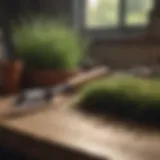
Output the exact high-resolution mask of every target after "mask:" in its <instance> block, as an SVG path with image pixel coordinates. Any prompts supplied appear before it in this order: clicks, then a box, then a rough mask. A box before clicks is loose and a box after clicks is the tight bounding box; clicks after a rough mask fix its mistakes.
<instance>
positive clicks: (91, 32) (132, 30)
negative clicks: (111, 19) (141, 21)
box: [73, 0, 149, 39]
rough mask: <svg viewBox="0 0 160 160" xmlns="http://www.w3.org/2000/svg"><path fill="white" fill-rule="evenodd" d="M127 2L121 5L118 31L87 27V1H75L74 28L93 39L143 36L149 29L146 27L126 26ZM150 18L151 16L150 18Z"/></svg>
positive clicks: (122, 0) (121, 2)
mask: <svg viewBox="0 0 160 160" xmlns="http://www.w3.org/2000/svg"><path fill="white" fill-rule="evenodd" d="M126 1H127V0H120V3H119V7H120V9H119V20H120V22H119V24H120V26H119V27H118V28H117V29H112V28H111V29H105V28H97V29H90V28H86V26H85V0H73V15H74V16H73V23H74V28H76V29H77V30H78V31H80V32H81V33H84V34H85V35H88V36H90V37H92V38H96V39H97V38H100V39H101V38H109V39H111V38H121V37H128V36H135V34H138V35H139V34H141V33H142V34H143V33H144V32H145V30H146V29H147V26H146V25H136V26H126V25H125V22H124V19H125V10H126ZM148 17H149V16H148Z"/></svg>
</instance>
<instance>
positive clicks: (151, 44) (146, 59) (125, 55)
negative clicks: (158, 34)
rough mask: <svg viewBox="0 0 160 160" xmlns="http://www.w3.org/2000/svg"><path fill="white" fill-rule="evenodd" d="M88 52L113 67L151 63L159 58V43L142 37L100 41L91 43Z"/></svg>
mask: <svg viewBox="0 0 160 160" xmlns="http://www.w3.org/2000/svg"><path fill="white" fill-rule="evenodd" d="M90 54H91V55H92V57H94V58H95V59H96V60H98V61H102V62H104V63H106V64H108V65H109V66H111V67H114V68H128V67H132V66H134V65H153V64H155V63H156V62H157V60H159V59H160V45H159V42H158V41H157V40H149V39H145V38H143V37H141V38H139V39H127V40H123V41H122V40H119V41H110V42H106V41H100V42H96V43H94V44H93V45H92V47H91V51H90Z"/></svg>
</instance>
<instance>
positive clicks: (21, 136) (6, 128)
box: [0, 96, 160, 160]
mask: <svg viewBox="0 0 160 160" xmlns="http://www.w3.org/2000/svg"><path fill="white" fill-rule="evenodd" d="M75 98H76V97H73V96H59V97H57V99H56V100H55V101H54V102H52V103H51V104H46V103H42V102H41V104H38V105H39V106H40V105H41V107H40V108H39V109H37V108H36V107H35V108H33V109H32V110H31V111H30V110H29V109H28V111H27V112H26V111H23V112H18V111H16V112H15V111H14V110H13V109H12V108H13V107H11V104H12V98H6V99H4V98H3V99H1V100H0V104H1V107H0V119H1V120H0V144H3V145H6V146H9V147H11V148H12V147H13V148H14V149H16V150H19V151H22V152H24V153H26V154H29V155H34V156H35V157H38V158H39V159H45V160H46V159H51V157H55V156H56V158H57V159H66V157H67V158H69V159H75V157H76V159H87V160H88V159H95V160H98V159H108V160H159V159H160V132H159V131H156V130H152V131H151V130H150V129H142V128H140V127H139V128H138V127H136V126H135V125H133V124H127V122H126V123H124V122H123V124H122V123H118V122H114V121H113V120H112V119H108V120H105V121H104V120H103V118H97V117H93V116H87V115H84V114H82V113H80V112H78V111H76V110H74V109H73V107H71V104H72V103H73V102H74V99H75ZM13 111H14V113H13ZM24 113H25V114H24ZM27 113H28V114H27Z"/></svg>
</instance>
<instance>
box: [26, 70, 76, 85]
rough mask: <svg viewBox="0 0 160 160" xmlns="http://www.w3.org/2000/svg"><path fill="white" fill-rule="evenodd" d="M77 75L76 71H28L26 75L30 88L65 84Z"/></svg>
mask: <svg viewBox="0 0 160 160" xmlns="http://www.w3.org/2000/svg"><path fill="white" fill-rule="evenodd" d="M77 73H78V72H77V71H58V70H30V71H27V73H26V74H27V79H28V80H29V81H28V82H29V83H30V85H31V86H54V85H57V84H60V83H63V82H65V81H66V80H67V79H68V78H70V77H72V76H75V75H76V74H77Z"/></svg>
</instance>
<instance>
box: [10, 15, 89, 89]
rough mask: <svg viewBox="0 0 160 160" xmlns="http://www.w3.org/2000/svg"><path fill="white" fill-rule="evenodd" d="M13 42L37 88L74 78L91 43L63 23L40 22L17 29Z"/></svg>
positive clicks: (28, 75) (39, 19) (29, 78)
mask: <svg viewBox="0 0 160 160" xmlns="http://www.w3.org/2000/svg"><path fill="white" fill-rule="evenodd" d="M13 40H14V44H15V49H16V53H17V55H18V57H19V58H20V59H22V60H23V62H24V64H25V67H26V73H27V77H28V80H29V82H30V83H32V84H33V85H44V86H48V85H54V84H58V83H61V82H63V81H65V80H66V79H68V78H69V77H70V76H73V75H75V74H76V73H77V71H78V70H79V66H80V63H81V62H82V60H83V59H84V57H85V51H86V49H87V44H88V42H87V41H86V40H85V39H83V38H82V37H81V36H80V35H78V34H77V33H75V32H74V31H73V30H72V29H71V28H70V27H69V26H67V25H66V23H64V22H63V21H62V20H59V19H57V20H54V21H53V20H52V21H51V20H49V19H41V18H37V19H34V20H30V21H25V22H23V23H22V24H21V26H19V27H17V26H16V27H14V32H13Z"/></svg>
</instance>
